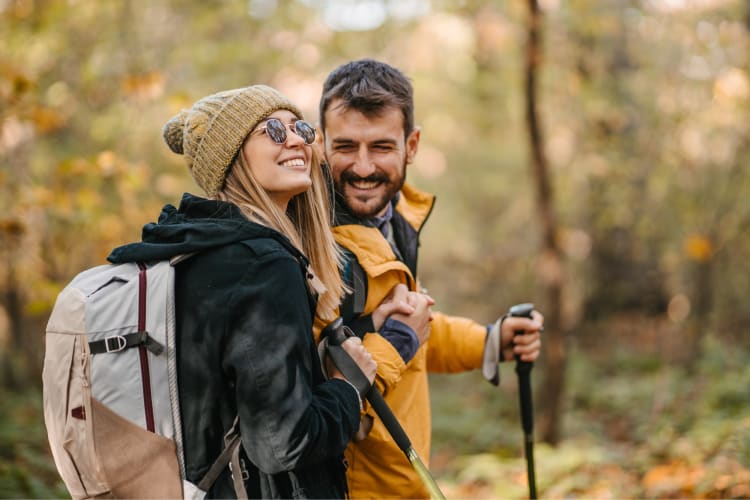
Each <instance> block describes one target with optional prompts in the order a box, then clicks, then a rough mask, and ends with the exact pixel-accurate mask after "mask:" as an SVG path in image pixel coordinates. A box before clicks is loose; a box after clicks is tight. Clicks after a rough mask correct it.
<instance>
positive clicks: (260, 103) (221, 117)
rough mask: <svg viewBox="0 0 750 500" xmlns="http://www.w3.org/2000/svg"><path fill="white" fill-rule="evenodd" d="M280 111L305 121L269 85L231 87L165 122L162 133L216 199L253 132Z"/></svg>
mask: <svg viewBox="0 0 750 500" xmlns="http://www.w3.org/2000/svg"><path fill="white" fill-rule="evenodd" d="M280 109H286V110H289V111H291V112H292V113H294V114H295V115H297V118H299V119H300V120H301V119H303V117H302V112H301V111H300V110H299V108H297V106H295V105H294V104H293V103H292V102H291V101H290V100H289V99H287V98H286V97H285V96H284V95H282V94H281V93H280V92H278V91H277V90H275V89H273V88H271V87H268V86H266V85H252V86H250V87H244V88H240V89H234V90H226V91H224V92H219V93H217V94H213V95H209V96H207V97H204V98H203V99H200V100H199V101H198V102H196V103H195V104H193V107H192V108H190V109H183V110H182V111H181V112H180V113H179V114H178V115H176V116H174V117H173V118H172V119H171V120H169V121H168V122H167V123H166V124H165V125H164V128H163V130H162V133H163V135H164V140H165V141H166V143H167V145H168V146H169V148H170V149H171V150H172V151H174V152H175V153H177V154H181V155H185V160H186V162H187V166H188V169H189V170H190V173H191V174H192V176H193V178H194V179H195V182H197V183H198V185H199V186H200V187H201V188H202V189H203V190H204V191H205V192H206V194H207V195H208V196H209V197H214V196H216V194H217V193H218V192H219V191H220V190H221V188H222V187H223V186H224V180H225V179H226V177H227V173H228V172H229V167H230V166H231V165H232V162H233V161H234V158H235V156H237V152H238V151H239V150H240V148H241V147H242V143H243V142H244V141H245V138H246V137H247V135H248V134H249V133H250V131H251V130H253V128H255V126H256V125H257V124H258V123H259V122H261V121H262V120H264V119H266V118H268V115H270V114H272V113H274V112H275V111H278V110H280Z"/></svg>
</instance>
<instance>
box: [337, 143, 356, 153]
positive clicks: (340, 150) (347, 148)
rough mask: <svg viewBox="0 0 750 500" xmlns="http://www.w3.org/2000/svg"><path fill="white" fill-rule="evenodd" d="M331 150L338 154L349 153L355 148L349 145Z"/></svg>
mask: <svg viewBox="0 0 750 500" xmlns="http://www.w3.org/2000/svg"><path fill="white" fill-rule="evenodd" d="M333 150H334V151H336V152H338V153H351V152H352V151H354V150H355V147H354V146H353V145H351V144H341V145H339V146H336V147H335V148H333Z"/></svg>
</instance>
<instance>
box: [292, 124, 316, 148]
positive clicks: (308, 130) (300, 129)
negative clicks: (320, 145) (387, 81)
mask: <svg viewBox="0 0 750 500" xmlns="http://www.w3.org/2000/svg"><path fill="white" fill-rule="evenodd" d="M294 131H295V132H296V133H297V135H298V136H300V137H302V140H303V141H305V144H312V143H313V142H315V128H314V127H313V126H312V125H310V124H309V123H307V122H306V121H302V120H298V121H296V122H294Z"/></svg>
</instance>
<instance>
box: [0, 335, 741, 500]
mask: <svg viewBox="0 0 750 500" xmlns="http://www.w3.org/2000/svg"><path fill="white" fill-rule="evenodd" d="M577 345H578V346H580V345H581V343H580V342H579V343H578V344H577ZM577 345H576V344H575V343H571V346H570V349H569V353H568V355H569V357H568V363H567V367H568V369H567V373H566V377H565V394H564V397H563V398H562V400H563V413H562V416H561V420H560V424H561V429H562V431H561V440H560V442H559V443H558V445H557V446H554V447H552V446H549V445H546V444H544V443H541V442H540V440H539V439H538V438H537V439H536V441H537V442H536V443H535V447H534V455H535V471H536V478H537V490H538V493H539V497H540V498H551V499H552V498H597V499H607V498H618V499H619V498H750V363H748V358H749V357H750V352H749V351H750V349H748V348H747V347H741V346H737V345H733V344H731V343H728V342H726V341H723V342H720V341H718V340H717V339H715V338H713V337H708V338H706V339H705V341H704V342H703V345H702V352H701V354H700V355H699V356H698V357H697V358H696V359H695V364H694V366H693V368H692V369H690V370H688V369H686V368H685V367H684V366H683V365H681V364H679V363H674V362H670V361H669V360H667V359H665V356H664V355H663V353H659V352H657V351H656V350H654V351H652V352H643V350H639V351H638V352H635V351H636V350H635V349H628V348H627V345H626V344H623V345H618V343H617V342H606V343H603V344H602V345H600V346H598V347H597V348H595V349H588V350H587V351H585V352H584V351H583V350H582V349H580V348H579V347H577ZM605 346H606V349H605V348H604V347H605ZM501 372H502V379H501V383H500V387H494V386H491V385H490V384H488V383H487V382H485V381H484V379H482V377H481V375H480V374H479V373H466V374H460V375H432V376H431V386H432V413H433V418H432V420H433V422H432V423H433V447H432V456H431V470H432V472H433V474H434V475H435V477H436V478H437V480H438V483H439V484H440V486H441V488H442V490H443V492H444V493H445V494H446V496H447V497H448V498H450V499H462V498H467V499H468V498H476V499H488V498H507V499H512V498H525V497H527V495H528V489H527V479H526V462H525V459H524V458H523V447H522V442H523V441H522V439H523V436H522V432H521V426H520V423H519V418H518V396H517V391H516V376H515V372H514V371H513V366H512V363H509V364H506V365H503V366H502V370H501ZM543 375H544V372H543V365H542V364H541V363H539V366H538V367H536V368H535V370H534V371H532V381H533V382H534V384H535V385H538V384H539V383H541V379H542V378H543ZM538 403H539V402H535V405H538ZM423 458H425V457H423ZM65 497H68V495H67V492H66V490H65V488H64V486H63V484H62V482H61V481H60V479H59V476H58V475H57V472H56V470H55V466H54V463H53V462H52V458H51V455H50V453H49V446H48V444H47V437H46V432H45V428H44V424H43V416H42V405H41V391H40V390H39V389H33V390H29V391H27V392H26V393H24V394H13V393H7V392H6V393H5V394H4V395H3V404H2V405H0V498H65Z"/></svg>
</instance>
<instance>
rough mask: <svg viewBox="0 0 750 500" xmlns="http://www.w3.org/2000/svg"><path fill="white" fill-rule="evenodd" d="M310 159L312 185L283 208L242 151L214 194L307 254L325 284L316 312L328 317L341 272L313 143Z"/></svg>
mask: <svg viewBox="0 0 750 500" xmlns="http://www.w3.org/2000/svg"><path fill="white" fill-rule="evenodd" d="M310 163H311V164H310V178H311V179H312V186H311V187H310V188H309V189H307V190H306V191H304V192H303V193H300V194H298V195H296V196H294V197H293V198H292V199H291V200H290V201H289V204H288V206H287V210H286V213H284V212H283V211H282V210H281V209H279V207H278V205H277V204H276V203H274V202H273V201H272V200H271V198H270V197H269V196H268V193H267V192H266V190H265V189H264V188H263V187H262V186H261V185H260V183H258V181H257V179H256V177H255V175H254V174H253V170H252V168H250V165H248V162H247V160H246V159H245V157H244V154H243V151H242V150H240V152H239V154H238V155H237V157H236V158H235V159H234V161H233V163H232V166H231V167H230V170H229V173H228V175H227V177H226V181H225V182H224V186H223V187H222V188H221V189H220V190H219V192H218V193H217V195H216V198H217V199H219V200H222V201H227V202H230V203H234V204H235V205H237V206H238V207H239V208H240V210H241V211H242V213H243V214H244V215H245V217H247V218H248V219H250V220H251V221H253V222H257V223H258V224H262V225H264V226H268V227H270V228H272V229H275V230H276V231H278V232H280V233H281V234H283V235H285V236H286V237H287V238H289V240H290V241H291V242H292V244H293V245H294V246H295V247H296V248H297V249H298V250H299V251H300V252H302V253H303V254H304V255H305V256H306V257H307V258H308V259H309V261H310V270H311V271H312V273H313V274H314V276H316V277H317V278H319V279H320V281H321V282H322V283H323V285H324V286H325V291H323V292H322V293H321V294H320V296H319V298H318V309H317V315H318V316H319V317H320V318H322V319H324V320H328V321H332V320H333V319H335V318H336V313H337V308H338V306H339V304H340V302H341V297H342V295H343V293H344V284H343V281H342V279H341V272H340V270H341V263H342V258H341V253H340V250H339V248H338V246H337V245H336V242H335V240H334V238H333V233H332V232H331V223H332V221H331V217H332V212H331V203H330V200H329V197H328V195H327V191H328V187H327V186H326V177H325V175H324V173H323V171H322V167H321V164H320V158H319V157H318V155H317V152H316V151H315V148H313V150H312V159H311V162H310ZM305 279H309V277H305ZM313 279H314V278H313ZM309 284H310V283H308V285H309Z"/></svg>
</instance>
